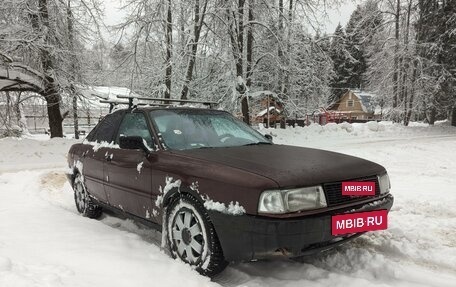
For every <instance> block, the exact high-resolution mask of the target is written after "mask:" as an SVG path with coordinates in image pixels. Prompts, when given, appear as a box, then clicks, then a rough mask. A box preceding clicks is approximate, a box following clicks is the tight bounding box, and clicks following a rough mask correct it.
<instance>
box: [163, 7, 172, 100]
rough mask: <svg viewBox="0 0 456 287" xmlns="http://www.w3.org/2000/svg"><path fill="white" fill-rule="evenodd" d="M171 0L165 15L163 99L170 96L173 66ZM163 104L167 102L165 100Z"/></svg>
mask: <svg viewBox="0 0 456 287" xmlns="http://www.w3.org/2000/svg"><path fill="white" fill-rule="evenodd" d="M171 9H172V7H171V0H168V8H167V10H168V11H167V16H166V70H165V86H166V91H165V95H164V96H165V99H170V98H171V75H172V71H173V70H172V69H173V66H172V64H171V59H172V45H173V18H172V11H171ZM165 104H167V103H166V102H165Z"/></svg>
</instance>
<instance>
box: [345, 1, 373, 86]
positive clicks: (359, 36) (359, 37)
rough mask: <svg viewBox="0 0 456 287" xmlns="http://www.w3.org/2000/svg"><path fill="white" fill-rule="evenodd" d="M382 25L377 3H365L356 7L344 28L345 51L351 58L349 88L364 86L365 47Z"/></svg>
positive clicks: (365, 68) (369, 43)
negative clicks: (345, 38)
mask: <svg viewBox="0 0 456 287" xmlns="http://www.w3.org/2000/svg"><path fill="white" fill-rule="evenodd" d="M381 23H382V16H381V13H380V11H379V9H378V6H377V2H375V1H372V0H370V1H367V2H366V3H364V4H363V5H358V6H357V8H356V10H355V11H353V13H352V15H351V16H350V20H349V21H348V23H347V27H346V28H345V31H346V37H347V50H348V52H349V53H350V56H351V57H352V58H353V62H352V63H351V65H349V67H348V69H349V71H350V77H349V79H348V80H347V84H348V86H349V87H351V88H362V87H363V86H364V85H365V82H366V81H365V79H364V74H365V73H366V71H367V57H368V55H367V49H366V48H367V47H368V46H370V45H371V44H372V38H373V36H374V34H375V33H376V32H377V29H378V27H379V26H380V24H381Z"/></svg>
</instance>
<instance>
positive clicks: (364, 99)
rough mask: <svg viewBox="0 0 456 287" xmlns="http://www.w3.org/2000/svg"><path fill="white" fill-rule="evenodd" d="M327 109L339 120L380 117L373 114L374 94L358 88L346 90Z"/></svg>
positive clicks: (360, 119) (367, 119) (376, 118)
mask: <svg viewBox="0 0 456 287" xmlns="http://www.w3.org/2000/svg"><path fill="white" fill-rule="evenodd" d="M327 110H328V112H330V113H332V114H334V115H337V118H339V119H341V120H348V121H350V120H357V121H369V120H378V119H380V118H381V116H380V115H377V114H375V104H374V94H371V93H367V92H363V91H358V90H348V91H347V92H346V93H345V94H343V95H342V96H341V97H340V99H339V100H337V101H336V102H334V103H332V104H331V105H329V107H328V108H327Z"/></svg>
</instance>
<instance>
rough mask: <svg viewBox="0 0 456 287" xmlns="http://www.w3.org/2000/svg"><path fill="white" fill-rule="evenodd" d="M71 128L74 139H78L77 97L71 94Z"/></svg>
mask: <svg viewBox="0 0 456 287" xmlns="http://www.w3.org/2000/svg"><path fill="white" fill-rule="evenodd" d="M73 126H74V138H75V139H79V119H78V97H77V95H76V94H73Z"/></svg>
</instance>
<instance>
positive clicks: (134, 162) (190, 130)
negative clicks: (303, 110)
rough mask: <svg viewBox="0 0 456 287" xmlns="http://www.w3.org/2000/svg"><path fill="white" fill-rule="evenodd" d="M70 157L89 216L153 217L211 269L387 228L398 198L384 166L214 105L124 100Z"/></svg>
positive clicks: (181, 251) (174, 247) (78, 198)
mask: <svg viewBox="0 0 456 287" xmlns="http://www.w3.org/2000/svg"><path fill="white" fill-rule="evenodd" d="M68 164H69V166H70V168H71V169H72V173H71V174H69V180H70V182H71V184H72V186H73V189H74V192H75V193H74V198H75V202H76V207H77V210H78V211H79V212H80V213H81V214H83V215H84V216H87V217H90V218H97V217H99V216H100V215H101V213H102V210H103V209H109V210H112V211H114V212H119V213H122V214H124V215H125V216H128V217H130V218H133V219H135V220H138V221H139V222H141V223H143V224H147V225H150V226H153V227H155V228H157V229H158V230H161V231H162V233H163V235H164V236H163V238H164V240H163V241H164V242H163V244H165V245H166V246H167V247H168V249H169V250H170V252H171V254H172V256H173V257H175V258H180V259H181V260H182V261H184V262H186V263H188V264H190V265H192V266H194V267H195V269H196V270H197V271H198V272H200V273H202V274H205V275H208V276H212V275H215V274H217V273H219V272H221V271H222V270H223V269H224V268H225V266H226V265H227V263H228V262H232V261H249V260H255V259H262V258H266V257H270V256H271V255H277V254H280V255H284V256H287V257H289V258H300V257H303V256H305V255H308V254H310V253H313V252H318V251H321V250H326V249H329V248H331V247H333V246H336V245H338V244H341V243H343V242H346V241H347V240H349V239H352V238H355V237H356V236H358V235H360V234H362V233H363V232H365V231H370V230H378V229H384V228H386V221H387V217H386V214H387V212H388V210H390V208H391V206H392V204H393V196H392V195H390V194H389V190H390V184H389V179H388V175H387V173H386V170H385V168H384V167H382V166H380V165H378V164H376V163H373V162H370V161H367V160H364V159H360V158H356V157H352V156H348V155H343V154H340V153H334V152H329V151H324V150H318V149H310V148H301V147H294V146H286V145H277V144H273V143H272V142H271V139H270V138H269V137H264V136H263V135H261V134H260V133H258V132H257V131H255V130H254V129H252V128H251V127H249V126H247V125H246V124H244V123H243V122H241V121H239V120H238V119H236V118H234V117H233V116H232V115H231V114H229V113H227V112H224V111H218V110H210V109H196V108H170V107H162V108H160V107H143V108H138V109H123V110H117V111H115V112H113V113H111V114H109V115H107V116H106V117H105V118H104V119H103V120H101V121H100V123H99V124H98V125H97V126H96V127H95V128H94V129H93V130H92V131H91V132H90V134H89V135H88V136H87V138H86V139H85V140H84V141H83V142H82V143H80V144H75V145H73V146H72V147H71V149H70V151H69V155H68ZM347 185H348V186H349V187H348V188H347ZM344 191H347V192H352V193H351V194H350V195H346V194H344ZM358 191H359V192H367V191H369V192H371V194H370V195H367V196H366V195H362V194H361V193H360V194H359V195H358V194H356V192H358ZM353 192H355V194H353ZM369 225H370V226H369Z"/></svg>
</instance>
